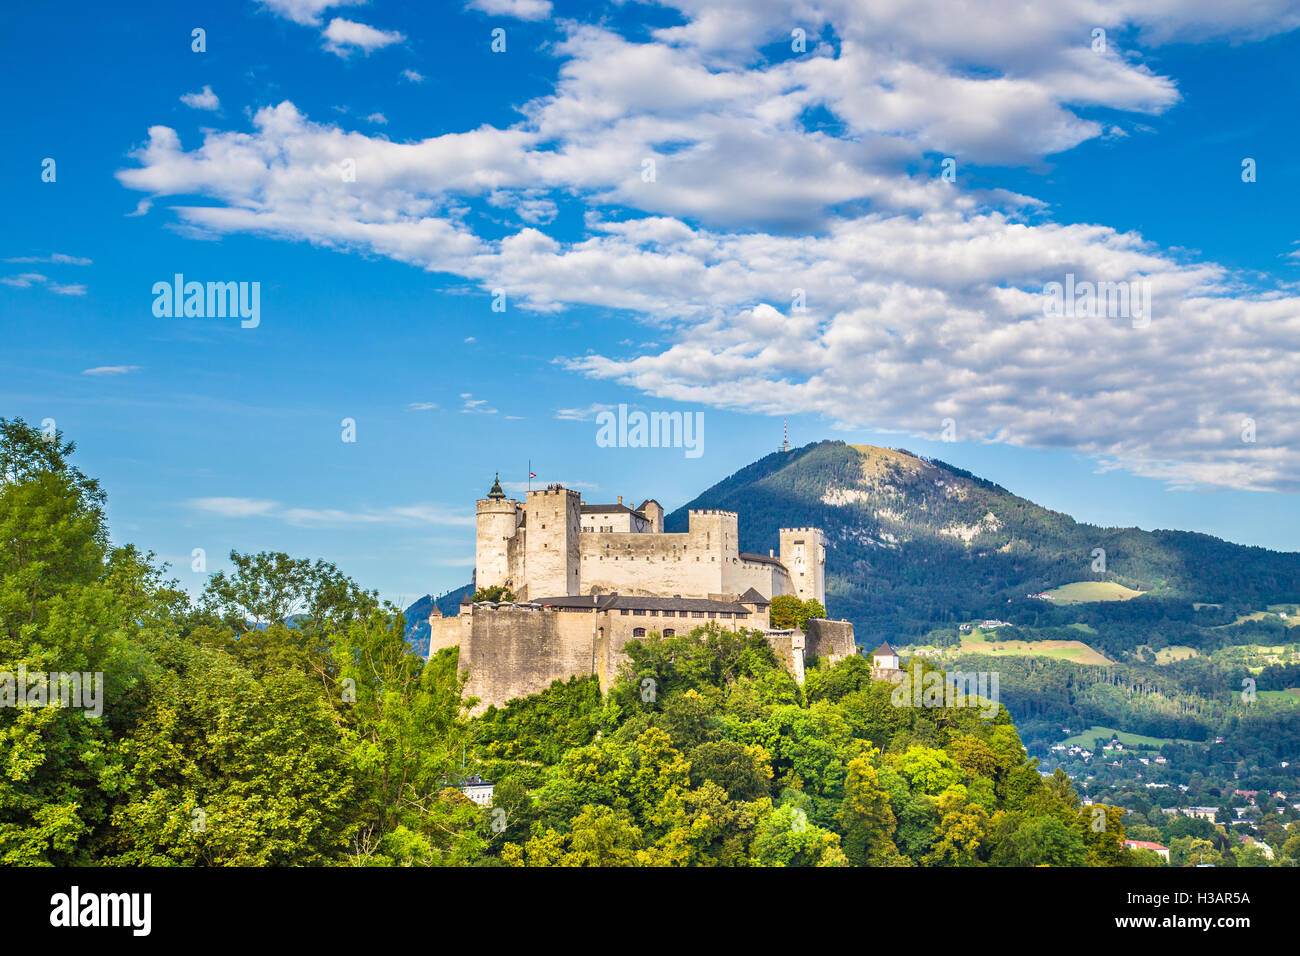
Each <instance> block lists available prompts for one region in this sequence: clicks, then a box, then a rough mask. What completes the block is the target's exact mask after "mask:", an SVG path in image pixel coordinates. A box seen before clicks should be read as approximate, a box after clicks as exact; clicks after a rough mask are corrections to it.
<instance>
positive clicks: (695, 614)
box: [691, 611, 704, 617]
mask: <svg viewBox="0 0 1300 956" xmlns="http://www.w3.org/2000/svg"><path fill="white" fill-rule="evenodd" d="M691 617H704V612H703V611H692V612H691Z"/></svg>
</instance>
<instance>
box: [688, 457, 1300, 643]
mask: <svg viewBox="0 0 1300 956" xmlns="http://www.w3.org/2000/svg"><path fill="white" fill-rule="evenodd" d="M698 508H720V509H724V510H729V511H736V512H738V513H739V514H740V516H741V521H740V547H741V549H742V550H746V551H755V552H758V553H766V552H767V550H768V549H770V548H771V547H773V546H774V544H775V543H776V541H777V540H778V529H779V528H781V527H803V526H815V527H820V528H822V529H823V530H824V531H825V532H826V544H827V567H826V576H827V605H828V610H829V611H830V613H831V615H832V616H833V617H841V616H842V617H845V618H847V619H849V620H851V621H853V622H854V624H855V625H858V626H859V628H860V629H862V628H865V629H867V631H869V632H872V633H874V632H876V631H880V632H881V633H882V634H883V636H886V637H893V638H900V639H906V638H909V637H915V636H919V635H921V634H923V633H925V631H926V630H928V629H930V628H932V627H935V626H942V625H945V624H948V623H951V622H954V621H960V620H966V619H969V618H972V617H978V616H1001V617H1005V616H1006V615H1007V613H1008V605H1010V607H1011V609H1012V610H1018V609H1023V606H1024V602H1026V601H1031V600H1033V599H1031V598H1030V595H1031V594H1036V593H1039V592H1043V591H1046V590H1049V589H1051V588H1055V587H1059V586H1061V585H1064V584H1070V583H1075V582H1079V581H1113V582H1115V583H1118V584H1122V585H1125V586H1126V587H1131V588H1136V589H1138V590H1141V591H1144V592H1147V593H1148V594H1149V595H1150V596H1151V597H1152V598H1153V599H1156V600H1160V599H1166V600H1191V599H1195V600H1197V601H1202V602H1215V601H1219V602H1224V601H1238V602H1244V603H1247V604H1250V603H1254V604H1268V603H1277V602H1281V601H1293V600H1295V599H1296V596H1297V591H1300V554H1297V553H1295V552H1280V551H1270V550H1269V549H1266V548H1260V547H1258V546H1252V545H1239V544H1234V543H1231V542H1227V541H1223V540H1222V539H1220V538H1216V537H1213V536H1211V535H1207V534H1203V533H1200V532H1190V531H1177V530H1165V529H1160V530H1155V531H1143V530H1142V529H1140V528H1121V527H1102V526H1098V525H1092V524H1088V523H1085V522H1079V521H1076V520H1075V519H1074V518H1073V517H1071V516H1070V515H1068V514H1065V513H1063V512H1058V511H1052V510H1050V509H1048V508H1044V507H1042V506H1041V505H1038V504H1036V503H1035V502H1033V501H1030V500H1029V499H1026V498H1022V497H1020V496H1018V495H1015V494H1014V493H1012V492H1010V491H1009V490H1007V489H1006V488H1003V487H1002V486H1000V485H997V484H995V483H994V482H991V481H988V480H987V479H984V478H981V477H979V476H978V475H975V474H973V473H971V472H969V471H966V470H965V469H961V468H958V467H956V466H954V465H951V464H949V463H947V462H943V461H941V460H938V459H931V458H924V457H922V456H919V455H915V454H913V453H912V452H909V451H907V450H906V449H890V448H881V447H877V446H871V445H849V444H846V443H844V442H842V441H820V442H814V443H811V444H809V445H805V446H803V447H802V448H797V449H791V450H790V451H788V452H784V451H777V452H772V453H771V454H769V455H765V456H764V457H763V458H760V459H758V460H757V461H755V462H752V463H751V464H749V465H747V466H745V467H744V468H741V469H740V470H738V471H737V472H735V473H734V474H732V475H730V476H728V477H727V478H724V479H722V480H721V481H719V482H717V483H716V484H714V485H713V486H712V487H711V488H708V489H706V490H705V491H703V492H701V493H700V494H699V495H697V496H696V497H695V498H694V499H693V500H691V501H690V502H687V503H686V504H685V505H683V506H682V507H681V508H678V509H677V510H675V511H673V512H672V513H671V514H669V515H668V516H667V518H666V520H665V526H666V528H667V530H669V531H680V530H685V528H686V523H687V513H688V512H689V511H690V510H691V509H698ZM1098 549H1100V551H1101V552H1104V554H1099V553H1098ZM1042 603H1043V602H1041V601H1034V605H1036V606H1034V607H1033V609H1034V611H1035V613H1038V612H1040V611H1042V610H1044V608H1043V607H1042ZM1047 610H1050V609H1047ZM860 639H867V638H866V635H865V634H863V635H861V636H860ZM870 639H874V638H870Z"/></svg>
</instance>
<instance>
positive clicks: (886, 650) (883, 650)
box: [871, 641, 898, 657]
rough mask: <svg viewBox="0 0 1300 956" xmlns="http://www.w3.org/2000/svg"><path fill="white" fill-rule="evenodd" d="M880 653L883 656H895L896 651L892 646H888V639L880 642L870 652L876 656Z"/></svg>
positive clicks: (896, 654)
mask: <svg viewBox="0 0 1300 956" xmlns="http://www.w3.org/2000/svg"><path fill="white" fill-rule="evenodd" d="M881 655H883V656H885V657H897V656H898V651H896V650H894V649H893V648H892V647H890V646H889V641H885V643H883V644H881V645H880V646H879V647H877V648H876V649H875V650H874V651H872V652H871V656H872V657H878V656H881Z"/></svg>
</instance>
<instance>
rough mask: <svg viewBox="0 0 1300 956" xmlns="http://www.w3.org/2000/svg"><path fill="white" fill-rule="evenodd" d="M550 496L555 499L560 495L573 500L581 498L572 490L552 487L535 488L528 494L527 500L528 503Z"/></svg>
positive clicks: (561, 486)
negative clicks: (567, 496) (537, 498)
mask: <svg viewBox="0 0 1300 956" xmlns="http://www.w3.org/2000/svg"><path fill="white" fill-rule="evenodd" d="M551 495H554V496H556V497H559V496H560V495H569V496H570V497H573V498H579V497H581V495H580V494H579V492H576V491H574V490H573V489H572V488H565V487H564V486H563V485H552V486H550V487H547V488H537V489H534V490H531V491H529V492H528V498H529V500H530V501H531V500H532V499H533V498H536V497H542V498H545V497H548V496H551Z"/></svg>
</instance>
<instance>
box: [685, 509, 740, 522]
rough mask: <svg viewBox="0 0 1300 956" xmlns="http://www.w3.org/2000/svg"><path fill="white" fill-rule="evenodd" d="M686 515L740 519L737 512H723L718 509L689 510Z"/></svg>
mask: <svg viewBox="0 0 1300 956" xmlns="http://www.w3.org/2000/svg"><path fill="white" fill-rule="evenodd" d="M687 514H688V515H722V516H723V517H726V518H735V519H737V520H739V519H740V513H739V512H737V511H723V510H722V509H720V508H691V509H690V510H689V511H688V512H687Z"/></svg>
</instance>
